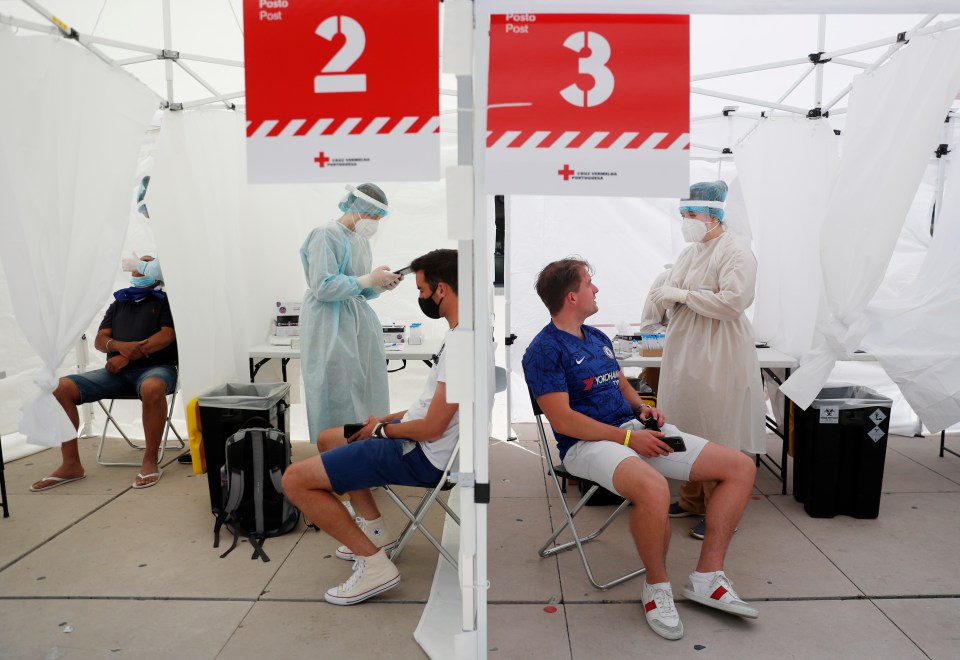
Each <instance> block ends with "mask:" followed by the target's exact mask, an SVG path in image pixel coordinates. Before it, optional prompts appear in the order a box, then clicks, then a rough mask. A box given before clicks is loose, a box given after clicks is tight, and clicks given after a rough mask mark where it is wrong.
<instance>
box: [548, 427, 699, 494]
mask: <svg viewBox="0 0 960 660" xmlns="http://www.w3.org/2000/svg"><path fill="white" fill-rule="evenodd" d="M621 428H630V429H633V430H634V431H639V430H643V424H641V423H640V422H637V421H635V420H633V421H629V422H626V423H625V424H622V425H621ZM662 430H663V433H664V435H679V436H681V437H682V438H683V443H684V444H685V445H686V446H687V451H681V452H672V453H670V454H667V455H666V456H657V457H656V458H645V457H643V456H640V455H639V454H637V452H635V451H634V450H632V449H630V447H624V446H623V445H619V444H617V443H615V442H607V441H606V440H601V441H593V442H586V441H580V442H578V443H577V444H575V445H574V446H572V447H570V449H568V450H567V453H566V455H565V456H564V457H563V467H564V468H566V469H567V470H568V471H569V472H570V473H571V474H573V475H576V476H577V477H580V478H581V479H587V480H589V481H594V482H596V483H598V484H600V485H601V486H603V487H604V488H606V489H607V490H609V491H611V492H614V493H617V489H616V488H614V487H613V473H614V471H616V469H617V466H618V465H620V461H623V460H624V459H627V458H631V457H633V458H640V459H642V460H644V461H646V462H647V463H648V464H649V465H650V467H652V468H653V469H655V470H656V471H657V472H659V473H660V474H662V475H663V476H665V477H666V478H667V479H678V480H680V481H688V480H689V479H690V470H691V469H692V468H693V464H694V462H696V460H697V457H698V456H700V452H701V451H703V448H704V447H706V446H707V442H708V441H707V440H705V439H704V438H701V437H700V436H698V435H693V434H692V433H683V432H682V431H680V429H678V428H677V427H676V426H674V425H673V424H664V425H663V429H662ZM617 494H618V495H619V494H620V493H617Z"/></svg>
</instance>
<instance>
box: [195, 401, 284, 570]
mask: <svg viewBox="0 0 960 660" xmlns="http://www.w3.org/2000/svg"><path fill="white" fill-rule="evenodd" d="M246 424H247V425H249V426H254V428H242V429H240V430H239V431H237V432H236V433H234V434H233V435H232V436H230V437H229V438H227V441H226V444H225V446H224V457H225V463H224V465H223V467H221V468H220V483H221V490H222V491H223V505H222V507H221V509H220V511H219V512H218V513H217V522H216V525H215V526H214V528H213V547H214V548H218V547H220V528H221V527H222V526H223V524H224V523H226V525H227V528H228V529H229V530H230V531H231V532H233V544H231V546H230V547H229V548H228V549H227V551H226V552H224V553H223V554H222V555H220V557H221V558H223V557H226V556H227V555H228V554H230V553H231V552H232V551H233V549H234V548H235V547H237V540H238V539H239V537H240V536H245V537H246V538H247V539H248V540H249V541H250V545H251V546H253V556H252V557H250V558H251V559H256V558H257V557H260V559H262V560H263V561H265V562H267V561H270V558H269V557H268V556H267V554H266V553H265V552H264V551H263V542H264V540H265V539H266V538H268V537H270V536H280V535H281V534H286V533H287V532H289V531H291V530H292V529H293V528H294V527H296V526H297V522H298V521H299V520H300V512H299V511H298V510H297V508H296V507H294V506H293V505H292V504H291V503H290V500H288V499H287V497H286V495H284V494H283V488H282V486H281V485H280V477H281V476H282V475H283V473H284V472H285V471H286V469H287V466H289V465H290V457H291V449H290V441H289V440H288V439H287V436H286V434H285V433H284V432H283V431H278V430H277V429H274V428H271V427H270V425H269V422H267V421H266V420H265V419H263V418H260V417H253V418H251V419H249V420H247V422H246ZM258 424H259V425H262V426H263V427H264V428H261V427H260V426H256V425H258Z"/></svg>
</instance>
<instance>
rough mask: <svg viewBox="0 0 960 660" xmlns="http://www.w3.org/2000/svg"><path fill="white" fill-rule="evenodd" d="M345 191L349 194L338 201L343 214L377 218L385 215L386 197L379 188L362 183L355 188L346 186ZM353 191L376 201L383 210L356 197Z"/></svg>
mask: <svg viewBox="0 0 960 660" xmlns="http://www.w3.org/2000/svg"><path fill="white" fill-rule="evenodd" d="M347 190H349V191H350V192H348V193H347V194H346V195H344V197H343V199H341V200H340V204H338V206H339V208H340V210H341V211H343V212H344V213H362V214H364V215H375V216H379V217H384V216H386V215H387V206H388V205H387V195H386V193H384V192H383V191H382V190H380V188H379V186H375V185H373V184H372V183H362V184H360V185H359V186H357V187H356V188H354V187H353V186H347ZM355 191H359V192H361V193H362V194H363V195H366V196H367V197H370V198H372V199H375V200H377V201H378V202H380V203H381V204H382V205H383V208H381V207H379V206H376V205H374V204H372V203H371V202H369V201H367V200H365V199H363V197H361V196H358V195H357V194H355Z"/></svg>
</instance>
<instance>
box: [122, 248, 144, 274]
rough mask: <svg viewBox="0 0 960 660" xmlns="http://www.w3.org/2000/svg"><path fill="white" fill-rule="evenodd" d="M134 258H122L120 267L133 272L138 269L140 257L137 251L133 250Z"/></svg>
mask: <svg viewBox="0 0 960 660" xmlns="http://www.w3.org/2000/svg"><path fill="white" fill-rule="evenodd" d="M130 254H132V255H133V259H121V260H120V269H121V270H122V271H124V272H125V273H132V272H133V271H135V270H136V269H137V266H138V265H140V257H138V256H137V253H136V252H131V253H130Z"/></svg>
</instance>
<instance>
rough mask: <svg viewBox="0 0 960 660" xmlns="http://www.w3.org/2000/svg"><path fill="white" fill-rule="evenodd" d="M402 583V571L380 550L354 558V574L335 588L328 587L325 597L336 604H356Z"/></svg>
mask: <svg viewBox="0 0 960 660" xmlns="http://www.w3.org/2000/svg"><path fill="white" fill-rule="evenodd" d="M398 584H400V571H398V570H397V567H396V566H394V565H393V562H392V561H390V560H389V559H387V554H386V553H385V552H384V551H383V550H380V551H378V552H377V554H375V555H372V556H370V557H357V558H356V559H354V560H353V575H351V576H350V579H349V580H347V581H346V582H344V583H343V584H341V585H340V586H338V587H334V588H333V589H327V593H326V594H324V596H323V597H324V599H325V600H326V601H327V602H328V603H333V604H334V605H355V604H356V603H360V602H363V601H365V600H367V599H368V598H372V597H373V596H376V595H377V594H381V593H383V592H384V591H387V590H388V589H392V588H393V587H395V586H397V585H398Z"/></svg>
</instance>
